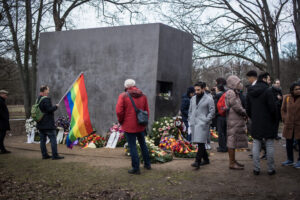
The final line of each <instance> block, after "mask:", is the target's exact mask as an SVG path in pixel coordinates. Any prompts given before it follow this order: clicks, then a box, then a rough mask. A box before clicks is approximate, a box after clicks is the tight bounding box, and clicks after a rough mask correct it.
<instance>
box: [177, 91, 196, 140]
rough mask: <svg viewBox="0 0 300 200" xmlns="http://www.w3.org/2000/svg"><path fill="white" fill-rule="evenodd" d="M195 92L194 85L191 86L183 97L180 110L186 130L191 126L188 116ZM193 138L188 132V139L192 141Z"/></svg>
mask: <svg viewBox="0 0 300 200" xmlns="http://www.w3.org/2000/svg"><path fill="white" fill-rule="evenodd" d="M194 94H195V89H194V87H189V88H188V89H187V92H186V94H184V95H182V99H181V107H180V111H181V115H182V121H183V123H184V125H185V127H186V131H188V128H189V123H188V118H189V108H190V100H191V98H192V97H193V96H194ZM191 139H192V137H191V135H190V134H188V136H187V140H188V141H191Z"/></svg>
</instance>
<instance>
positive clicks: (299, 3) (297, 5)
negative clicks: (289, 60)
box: [293, 0, 300, 60]
mask: <svg viewBox="0 0 300 200" xmlns="http://www.w3.org/2000/svg"><path fill="white" fill-rule="evenodd" d="M293 15H294V21H293V25H294V29H295V33H296V45H297V58H298V60H300V0H293Z"/></svg>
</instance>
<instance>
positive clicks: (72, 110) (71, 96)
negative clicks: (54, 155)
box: [64, 74, 93, 148]
mask: <svg viewBox="0 0 300 200" xmlns="http://www.w3.org/2000/svg"><path fill="white" fill-rule="evenodd" d="M64 101H65V105H66V109H67V112H68V115H69V117H70V119H71V123H70V132H69V134H68V136H67V140H66V144H67V147H69V148H72V147H73V143H74V142H75V141H76V140H77V138H81V137H84V136H87V135H89V134H91V133H92V132H93V128H92V124H91V120H90V115H89V110H88V96H87V93H86V89H85V84H84V77H83V74H81V75H80V77H79V78H78V79H77V80H76V81H75V83H74V84H73V86H72V87H71V89H70V90H69V92H68V93H67V94H66V96H65V97H64Z"/></svg>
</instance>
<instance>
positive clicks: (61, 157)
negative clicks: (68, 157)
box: [52, 156, 65, 160]
mask: <svg viewBox="0 0 300 200" xmlns="http://www.w3.org/2000/svg"><path fill="white" fill-rule="evenodd" d="M64 158H65V157H63V156H55V157H53V158H52V160H60V159H64Z"/></svg>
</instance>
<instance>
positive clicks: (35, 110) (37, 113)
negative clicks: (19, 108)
mask: <svg viewBox="0 0 300 200" xmlns="http://www.w3.org/2000/svg"><path fill="white" fill-rule="evenodd" d="M45 98H47V97H41V98H40V100H39V101H38V99H37V100H36V102H35V104H34V105H32V107H31V117H32V119H33V120H34V121H36V122H39V121H41V120H42V118H43V117H44V113H43V112H42V111H41V109H40V107H39V105H40V103H41V102H42V100H43V99H45Z"/></svg>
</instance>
